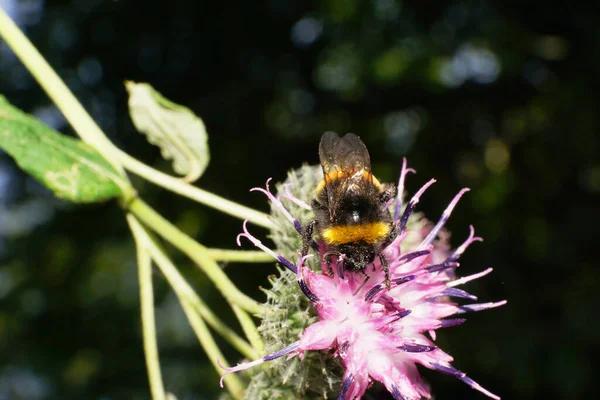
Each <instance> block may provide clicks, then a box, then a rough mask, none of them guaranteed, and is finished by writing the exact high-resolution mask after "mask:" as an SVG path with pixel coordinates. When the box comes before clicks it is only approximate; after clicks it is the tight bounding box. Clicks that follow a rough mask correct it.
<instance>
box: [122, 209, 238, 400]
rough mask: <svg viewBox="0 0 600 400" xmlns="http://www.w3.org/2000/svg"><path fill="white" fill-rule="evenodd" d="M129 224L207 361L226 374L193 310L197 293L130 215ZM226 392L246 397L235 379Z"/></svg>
mask: <svg viewBox="0 0 600 400" xmlns="http://www.w3.org/2000/svg"><path fill="white" fill-rule="evenodd" d="M128 221H129V222H130V224H131V225H132V229H134V231H135V232H136V235H137V236H138V237H139V238H140V242H142V244H143V245H144V247H145V249H146V251H148V252H149V253H150V255H151V256H152V259H153V260H154V261H156V265H158V267H159V268H160V270H161V271H162V273H163V274H164V275H165V277H166V278H167V280H168V281H169V284H170V285H171V287H172V288H173V290H174V291H175V294H176V295H177V298H178V299H179V303H180V304H181V306H182V308H183V311H184V312H185V315H186V317H187V319H188V321H189V322H190V325H191V326H192V329H193V330H194V333H195V334H196V336H197V337H198V341H199V342H200V345H201V346H202V348H203V349H204V351H205V352H206V354H207V355H208V359H209V360H210V362H211V364H212V365H213V367H214V368H215V370H216V371H217V373H223V369H222V368H221V366H219V361H220V362H221V364H222V365H223V366H224V367H227V366H229V363H228V362H227V360H226V359H225V357H224V356H223V354H222V353H221V351H220V350H219V346H218V345H217V344H216V342H215V341H214V339H213V337H212V335H211V334H210V331H209V330H208V327H207V326H206V324H205V323H204V320H203V319H202V317H201V316H200V314H199V313H198V312H196V310H195V309H194V308H195V306H194V304H193V300H194V299H195V298H197V295H196V293H195V292H194V290H193V289H192V288H191V287H190V285H189V284H188V283H187V282H186V281H185V279H183V277H181V275H179V272H178V271H177V269H176V268H175V266H174V265H173V263H172V262H171V260H170V259H169V257H168V256H167V255H166V254H165V252H164V251H163V250H162V249H161V247H160V245H159V244H158V243H157V242H156V240H155V239H154V238H152V237H151V236H150V234H149V233H148V232H147V231H146V229H145V228H144V227H143V226H142V225H141V224H140V223H139V222H138V221H137V219H136V218H135V217H134V216H132V215H129V216H128ZM225 385H226V387H227V390H229V392H230V393H231V395H232V396H233V397H234V398H236V399H241V398H242V396H243V393H244V388H243V385H242V383H241V381H240V379H239V378H238V377H237V376H235V377H234V379H228V380H226V381H225Z"/></svg>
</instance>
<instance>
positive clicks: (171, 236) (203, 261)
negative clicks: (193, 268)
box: [129, 198, 264, 314]
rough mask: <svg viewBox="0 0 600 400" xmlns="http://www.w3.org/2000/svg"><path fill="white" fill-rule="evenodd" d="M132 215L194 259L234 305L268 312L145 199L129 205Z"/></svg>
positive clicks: (250, 310) (249, 310)
mask: <svg viewBox="0 0 600 400" xmlns="http://www.w3.org/2000/svg"><path fill="white" fill-rule="evenodd" d="M129 211H130V212H131V213H132V214H134V215H135V216H136V217H137V218H138V219H139V220H140V221H141V222H143V223H144V224H146V225H147V226H149V227H150V228H152V230H154V231H155V232H156V233H158V234H159V235H160V236H161V237H162V238H163V239H165V240H166V241H168V242H169V243H171V244H172V245H173V246H175V247H176V248H177V249H179V250H180V251H181V252H183V253H184V254H186V255H187V256H188V257H190V258H191V259H192V260H193V261H194V262H195V263H196V264H197V265H198V266H199V267H200V269H202V271H204V273H206V275H207V276H208V277H209V278H210V279H211V280H212V281H213V282H214V284H215V286H216V287H217V289H219V291H220V292H221V293H222V294H223V296H224V297H225V299H227V301H229V302H230V303H231V304H237V305H238V306H240V307H241V308H242V309H244V310H246V311H248V312H250V313H253V314H262V313H263V312H264V308H263V306H262V305H261V304H260V303H258V302H257V301H256V300H254V299H252V298H251V297H248V296H247V295H245V294H244V293H242V292H241V291H240V290H239V289H238V288H237V287H236V286H235V285H234V284H233V282H231V280H230V279H229V277H228V276H227V275H226V274H225V273H224V272H223V270H222V269H221V268H219V265H218V264H217V263H216V262H215V261H214V260H213V259H212V258H211V257H210V254H208V250H207V249H206V248H205V247H204V246H202V245H201V244H199V243H198V242H196V241H195V240H194V239H192V238H190V237H189V236H188V235H186V234H185V233H183V232H181V231H180V230H179V229H177V227H175V226H174V225H173V224H171V223H170V222H169V221H167V220H166V219H165V218H164V217H163V216H162V215H160V214H158V213H157V212H156V211H154V210H153V209H152V208H151V207H150V206H148V204H146V203H145V202H144V201H143V200H142V199H140V198H136V199H135V200H133V201H132V202H131V203H130V205H129Z"/></svg>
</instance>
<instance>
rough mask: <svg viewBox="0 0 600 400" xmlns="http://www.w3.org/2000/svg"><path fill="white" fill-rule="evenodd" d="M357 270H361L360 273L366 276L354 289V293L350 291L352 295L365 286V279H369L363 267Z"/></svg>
mask: <svg viewBox="0 0 600 400" xmlns="http://www.w3.org/2000/svg"><path fill="white" fill-rule="evenodd" d="M359 271H360V272H361V273H362V274H363V275H364V276H366V278H365V280H364V281H363V283H361V284H360V286H359V287H358V288H357V289H356V290H355V291H354V293H352V296H356V293H358V291H359V290H360V289H362V288H363V286H365V283H367V281H368V280H369V279H371V277H370V276H369V275H367V273H366V272H365V270H364V269H360V270H359Z"/></svg>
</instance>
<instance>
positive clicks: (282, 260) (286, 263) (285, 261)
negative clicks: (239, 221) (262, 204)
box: [237, 220, 296, 273]
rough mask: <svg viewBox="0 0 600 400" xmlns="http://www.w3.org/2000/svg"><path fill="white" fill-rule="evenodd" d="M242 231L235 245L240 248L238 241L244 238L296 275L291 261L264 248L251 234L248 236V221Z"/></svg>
mask: <svg viewBox="0 0 600 400" xmlns="http://www.w3.org/2000/svg"><path fill="white" fill-rule="evenodd" d="M243 229H244V233H240V234H239V235H238V236H237V244H238V246H241V244H242V243H241V241H240V239H241V238H243V237H245V238H246V239H248V240H249V241H250V242H251V243H252V244H253V245H254V246H256V247H258V248H259V249H261V250H262V251H264V252H265V253H267V254H269V255H271V256H272V257H273V258H274V259H276V260H277V261H279V262H280V263H281V264H282V265H283V266H285V267H286V268H287V269H289V270H290V271H292V272H293V273H296V266H295V265H294V264H293V263H292V262H291V261H289V260H288V259H286V258H285V257H284V256H282V255H280V254H277V253H275V252H274V251H273V250H271V249H269V248H268V247H267V246H265V245H264V244H262V242H261V241H260V240H258V239H257V238H255V237H254V236H252V234H250V232H248V220H245V221H244V224H243Z"/></svg>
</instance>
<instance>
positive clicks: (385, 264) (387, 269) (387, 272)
mask: <svg viewBox="0 0 600 400" xmlns="http://www.w3.org/2000/svg"><path fill="white" fill-rule="evenodd" d="M377 255H378V256H379V261H381V269H382V270H383V272H384V273H385V288H386V289H387V290H390V289H391V287H392V283H391V281H390V265H389V264H388V260H387V258H385V256H384V255H383V253H382V252H379V253H377Z"/></svg>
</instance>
